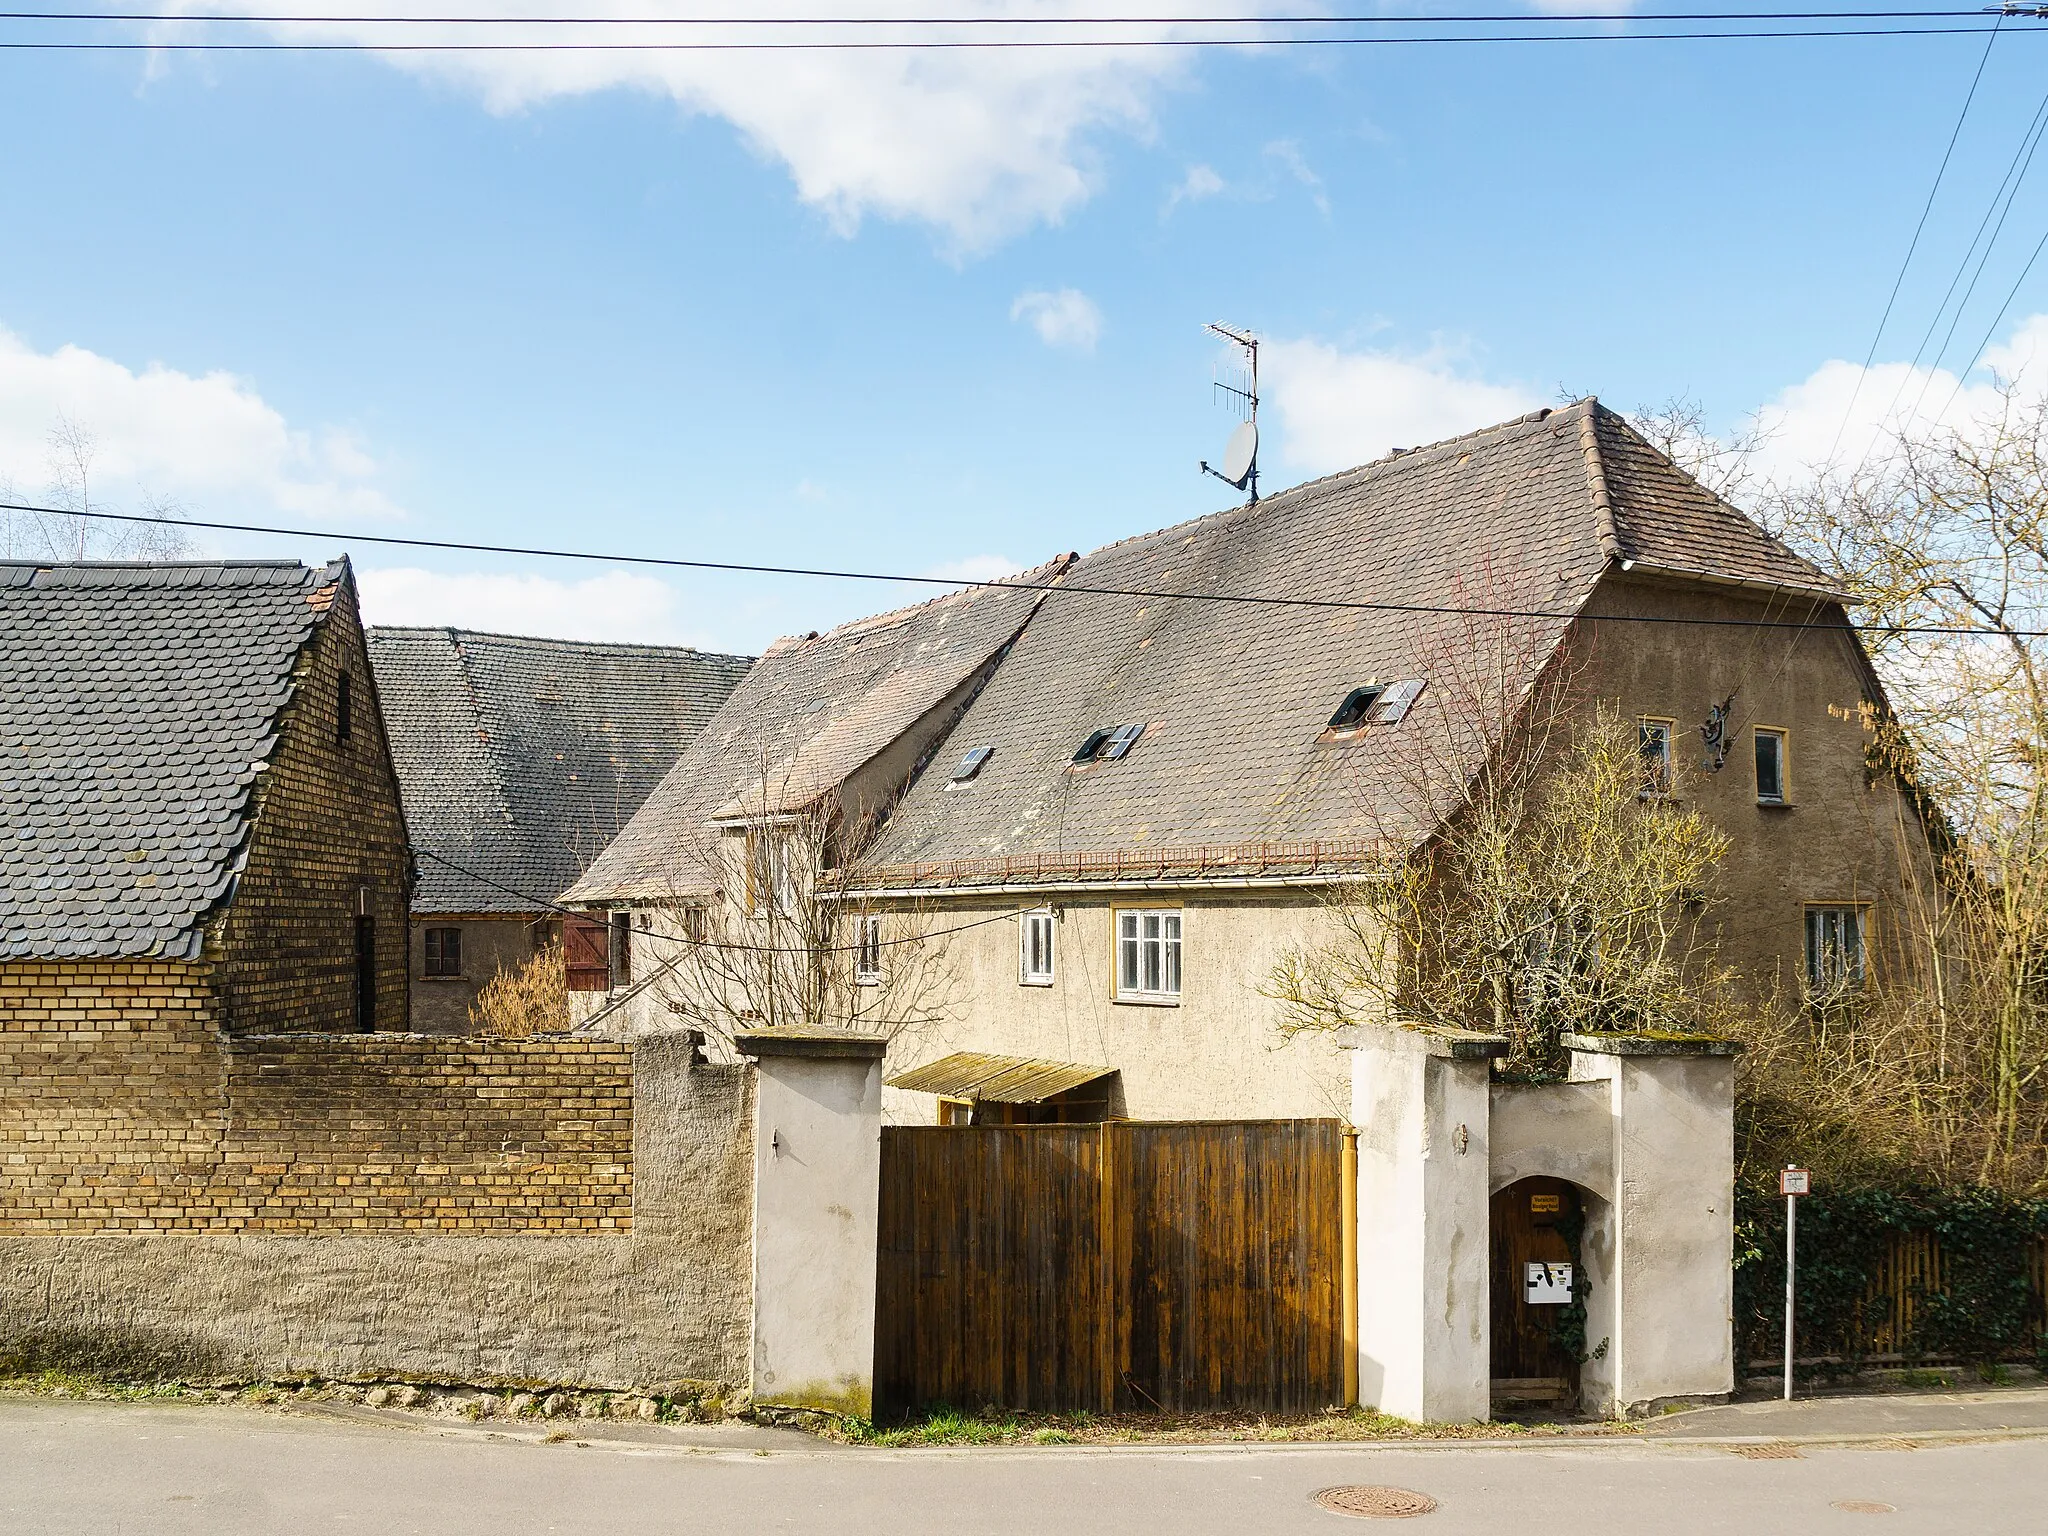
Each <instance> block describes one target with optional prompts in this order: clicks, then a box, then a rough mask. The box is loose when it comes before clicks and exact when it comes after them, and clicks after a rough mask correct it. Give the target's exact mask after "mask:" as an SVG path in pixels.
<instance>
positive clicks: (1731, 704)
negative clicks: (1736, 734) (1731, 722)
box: [1700, 693, 1735, 773]
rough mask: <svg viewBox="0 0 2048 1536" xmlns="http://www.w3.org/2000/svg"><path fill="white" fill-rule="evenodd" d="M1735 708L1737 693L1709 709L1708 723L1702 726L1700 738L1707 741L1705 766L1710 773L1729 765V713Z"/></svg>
mask: <svg viewBox="0 0 2048 1536" xmlns="http://www.w3.org/2000/svg"><path fill="white" fill-rule="evenodd" d="M1734 708H1735V695H1734V694H1732V693H1731V694H1729V695H1728V697H1727V698H1725V699H1723V700H1722V701H1721V702H1720V703H1718V704H1716V705H1715V706H1714V707H1713V708H1712V709H1710V710H1708V711H1707V723H1706V724H1705V725H1703V726H1701V727H1700V740H1701V741H1702V742H1704V743H1706V749H1707V751H1706V761H1705V767H1706V770H1707V772H1709V773H1719V772H1720V771H1721V770H1722V769H1723V768H1725V767H1727V766H1728V743H1729V739H1730V735H1731V732H1730V731H1729V729H1728V715H1729V712H1730V711H1731V710H1733V709H1734Z"/></svg>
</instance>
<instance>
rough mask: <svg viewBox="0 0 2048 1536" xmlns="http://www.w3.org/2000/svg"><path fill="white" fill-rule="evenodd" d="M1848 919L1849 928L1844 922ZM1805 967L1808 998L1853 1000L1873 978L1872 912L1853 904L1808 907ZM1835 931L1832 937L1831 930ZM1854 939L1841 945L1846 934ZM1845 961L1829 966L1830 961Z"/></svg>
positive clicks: (1819, 903) (1822, 903) (1825, 903)
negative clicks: (1871, 958)
mask: <svg viewBox="0 0 2048 1536" xmlns="http://www.w3.org/2000/svg"><path fill="white" fill-rule="evenodd" d="M1845 919H1846V928H1845V927H1844V920H1845ZM1805 923H1806V933H1805V940H1806V942H1805V946H1804V954H1805V965H1804V970H1805V973H1806V993H1807V996H1808V997H1811V998H1816V999H1821V1000H1826V999H1828V998H1836V997H1854V996H1856V995H1857V994H1858V993H1860V992H1862V990H1863V988H1864V986H1865V985H1866V983H1867V982H1868V980H1869V977H1870V908H1869V905H1868V904H1867V903H1863V902H1854V901H1840V902H1830V901H1810V902H1808V903H1807V904H1806V914H1805ZM1831 928H1832V929H1833V930H1834V931H1833V933H1832V935H1831V934H1830V932H1829V930H1830V929H1831ZM1845 931H1846V932H1847V933H1849V934H1850V935H1851V936H1852V937H1851V939H1850V942H1849V943H1848V945H1846V946H1845V945H1844V944H1843V943H1842V938H1841V935H1842V934H1843V932H1845ZM1831 956H1832V957H1845V958H1842V959H1836V960H1835V961H1834V963H1830V957H1831Z"/></svg>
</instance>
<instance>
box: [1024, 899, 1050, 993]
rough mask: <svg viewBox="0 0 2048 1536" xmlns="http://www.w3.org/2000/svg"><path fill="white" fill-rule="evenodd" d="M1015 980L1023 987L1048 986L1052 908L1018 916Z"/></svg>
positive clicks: (1044, 908)
mask: <svg viewBox="0 0 2048 1536" xmlns="http://www.w3.org/2000/svg"><path fill="white" fill-rule="evenodd" d="M1017 980H1018V981H1019V982H1020V983H1022V984H1023V985H1024V986H1027V987H1049V986H1051V985H1052V908H1050V907H1043V908H1041V909H1039V910H1038V911H1036V912H1025V913H1023V914H1021V915H1020V920H1019V923H1018V931H1017Z"/></svg>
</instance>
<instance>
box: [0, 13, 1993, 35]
mask: <svg viewBox="0 0 2048 1536" xmlns="http://www.w3.org/2000/svg"><path fill="white" fill-rule="evenodd" d="M2005 14H2006V13H1998V21H1999V22H2003V20H2004V19H2005ZM1983 15H1984V12H1983V11H1982V10H1980V9H1969V10H1954V9H1948V10H1875V11H1841V10H1836V11H1768V10H1765V11H1758V10H1750V11H1663V12H1641V13H1636V14H1626V13H1617V12H1613V11H1551V12H1545V13H1541V14H1530V13H1527V12H1523V13H1519V14H1518V13H1515V12H1480V13H1462V14H1446V15H1374V16H1342V15H1340V16H1303V15H1287V16H1272V15H1266V16H1255V15H1254V16H1229V15H1225V16H1201V15H1180V16H1175V15H1163V16H1133V15H1105V16H986V15H979V16H976V15H954V16H761V15H749V16H513V15H496V16H490V15H483V16H479V15H467V16H390V15H384V16H365V15H334V16H321V15H297V16H277V15H263V14H259V13H255V12H214V13H199V12H180V13H177V14H173V15H165V14H163V13H161V12H154V11H0V21H56V22H67V21H69V22H78V21H139V22H151V23H155V22H179V23H188V24H199V25H205V26H223V25H233V24H249V25H261V26H480V27H750V28H761V27H917V28H929V27H1016V28H1034V27H1065V28H1074V27H1097V26H1132V27H1137V26H1212V27H1239V26H1244V27H1249V26H1259V27H1339V26H1347V27H1348V26H1439V25H1440V26H1470V25H1496V24H1506V25H1511V26H1557V25H1560V24H1571V23H1579V22H1594V21H1637V22H1645V21H1647V22H1658V23H1663V22H1679V21H1750V22H1755V21H1899V20H1937V21H1939V20H1954V21H1964V20H1981V19H1982V17H1983ZM1992 30H1994V31H1995V30H1997V27H1996V25H1994V27H1993V29H1992Z"/></svg>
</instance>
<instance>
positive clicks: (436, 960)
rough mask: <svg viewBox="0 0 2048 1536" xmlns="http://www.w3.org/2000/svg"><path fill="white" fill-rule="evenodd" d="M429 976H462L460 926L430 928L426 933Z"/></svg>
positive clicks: (427, 972) (426, 969)
mask: <svg viewBox="0 0 2048 1536" xmlns="http://www.w3.org/2000/svg"><path fill="white" fill-rule="evenodd" d="M426 944H427V963H426V968H425V974H426V975H428V976H460V975H461V974H462V930H461V929H460V928H429V929H428V930H427V934H426Z"/></svg>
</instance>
